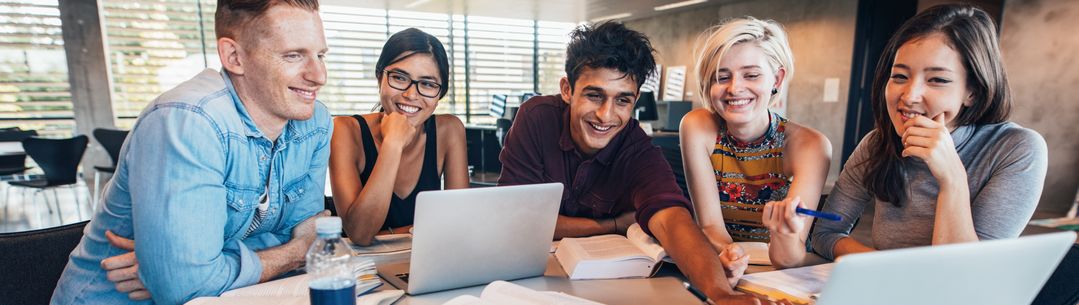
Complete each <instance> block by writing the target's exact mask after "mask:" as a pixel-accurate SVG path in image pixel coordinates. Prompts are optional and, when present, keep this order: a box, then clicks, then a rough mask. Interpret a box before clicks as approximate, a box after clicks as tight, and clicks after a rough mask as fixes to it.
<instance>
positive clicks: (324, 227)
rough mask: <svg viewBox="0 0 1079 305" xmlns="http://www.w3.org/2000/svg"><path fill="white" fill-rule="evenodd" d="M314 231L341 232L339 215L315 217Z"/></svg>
mask: <svg viewBox="0 0 1079 305" xmlns="http://www.w3.org/2000/svg"><path fill="white" fill-rule="evenodd" d="M315 231H316V232H318V234H338V233H341V217H337V216H329V217H319V218H317V219H315Z"/></svg>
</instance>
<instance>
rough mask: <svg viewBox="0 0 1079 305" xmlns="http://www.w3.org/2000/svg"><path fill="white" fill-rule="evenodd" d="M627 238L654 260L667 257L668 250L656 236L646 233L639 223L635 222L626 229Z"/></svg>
mask: <svg viewBox="0 0 1079 305" xmlns="http://www.w3.org/2000/svg"><path fill="white" fill-rule="evenodd" d="M626 239H629V241H630V242H631V243H633V245H635V246H637V248H638V249H641V251H642V252H644V254H645V255H647V256H648V258H651V259H652V261H654V262H658V261H660V260H662V259H663V258H665V257H667V251H666V250H664V249H663V247H662V246H660V245H659V242H657V241H656V239H655V238H652V236H648V234H646V233H644V230H643V229H641V225H639V224H636V223H635V224H633V225H631V226H629V229H628V230H626Z"/></svg>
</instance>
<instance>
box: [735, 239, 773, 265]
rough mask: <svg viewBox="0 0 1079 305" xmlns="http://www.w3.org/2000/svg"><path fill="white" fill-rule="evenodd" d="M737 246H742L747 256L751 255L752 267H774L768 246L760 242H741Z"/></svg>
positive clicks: (750, 262)
mask: <svg viewBox="0 0 1079 305" xmlns="http://www.w3.org/2000/svg"><path fill="white" fill-rule="evenodd" d="M735 244H738V245H739V246H741V247H742V250H744V251H745V253H746V255H749V264H750V265H760V266H771V265H772V259H771V257H769V256H768V244H766V243H762V242H759V241H740V242H736V243H735Z"/></svg>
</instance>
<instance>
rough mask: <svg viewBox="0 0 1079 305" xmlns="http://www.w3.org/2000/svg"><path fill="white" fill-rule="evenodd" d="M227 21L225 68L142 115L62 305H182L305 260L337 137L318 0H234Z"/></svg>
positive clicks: (60, 293) (66, 278)
mask: <svg viewBox="0 0 1079 305" xmlns="http://www.w3.org/2000/svg"><path fill="white" fill-rule="evenodd" d="M216 18H217V19H216V24H215V26H216V33H217V37H218V39H217V49H218V55H219V56H220V58H221V63H222V65H223V67H224V70H225V71H222V72H217V71H214V70H212V69H208V70H206V71H203V72H202V73H200V74H199V75H197V76H195V77H194V78H192V79H191V80H188V81H187V82H184V83H183V84H180V85H179V86H177V87H176V88H174V89H172V90H170V91H168V92H165V93H164V94H162V95H161V96H160V97H158V98H157V99H156V100H155V101H154V102H153V103H151V104H150V105H149V106H147V107H146V109H145V110H143V112H142V114H140V115H139V120H138V122H136V124H135V127H134V128H133V129H132V131H131V134H130V136H129V137H128V138H127V141H126V142H125V143H124V146H123V149H122V150H121V153H120V160H119V167H118V168H117V171H116V175H115V177H114V178H113V180H112V181H111V183H109V184H108V186H107V187H106V190H105V196H104V198H105V201H104V204H103V205H102V206H101V207H100V208H99V209H98V210H97V211H96V212H95V215H94V218H93V221H91V222H90V224H89V225H88V226H87V228H86V230H85V236H83V239H82V242H81V243H79V246H78V247H76V248H75V250H74V251H73V252H72V254H71V259H70V261H69V262H68V264H67V268H66V269H65V270H64V273H63V275H62V276H61V278H60V281H59V283H58V285H57V288H56V291H55V292H54V293H53V297H52V302H51V303H53V304H128V303H136V302H140V303H150V302H151V300H146V298H148V297H150V296H152V298H153V300H152V302H153V303H157V304H181V303H184V302H187V301H189V300H191V299H193V298H196V297H199V296H216V295H219V294H221V293H222V292H224V291H227V290H231V289H235V288H239V287H244V286H248V285H251V284H255V283H258V282H263V281H267V280H269V279H271V278H273V277H275V276H277V275H280V274H281V273H284V272H286V271H288V270H292V269H295V268H298V267H300V266H301V265H302V264H303V260H304V257H303V256H304V253H305V252H306V250H307V247H308V246H309V245H310V243H311V242H312V241H313V240H314V221H313V219H314V217H315V216H316V215H317V214H319V212H320V211H322V207H323V195H322V190H323V186H324V183H325V181H324V180H325V177H326V162H327V158H328V157H329V139H330V135H331V133H332V130H331V127H332V124H331V121H330V117H329V113H328V111H327V109H326V106H325V105H322V104H321V103H319V102H317V101H316V100H315V94H316V92H317V91H318V89H319V88H320V87H321V86H322V85H323V84H324V83H325V81H326V68H325V65H324V63H323V55H324V54H325V52H326V40H325V36H324V34H323V29H322V20H321V19H320V18H319V15H318V3H317V0H287V1H270V0H261V1H260V0H231V1H230V0H221V1H218V9H217V15H216ZM107 231H108V233H107ZM128 239H133V241H131V240H128ZM132 243H133V245H132ZM132 248H133V250H134V252H131V250H132ZM139 300H141V301H139Z"/></svg>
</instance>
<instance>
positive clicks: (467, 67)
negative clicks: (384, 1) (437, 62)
mask: <svg viewBox="0 0 1079 305" xmlns="http://www.w3.org/2000/svg"><path fill="white" fill-rule="evenodd" d="M101 1H102V14H103V23H104V32H105V33H104V34H105V36H106V37H105V39H106V43H107V46H108V50H107V56H108V57H109V62H110V65H111V66H110V68H111V72H112V84H113V92H112V105H113V112H114V114H115V115H116V116H117V118H118V120H117V125H118V126H119V127H121V128H129V127H131V125H132V124H133V123H134V119H135V117H136V116H137V115H138V113H139V112H140V111H142V109H143V108H144V107H145V106H146V105H147V104H148V103H149V102H151V101H152V100H153V99H154V98H156V97H157V96H159V95H160V94H161V93H163V92H164V91H166V90H168V89H171V88H172V87H174V86H176V85H178V84H179V83H180V82H183V81H185V80H187V79H190V78H191V77H192V76H194V75H195V74H197V73H199V72H201V71H202V70H203V69H206V68H214V69H220V61H219V59H218V58H217V51H216V42H215V41H216V39H215V35H214V32H213V23H214V21H213V15H214V10H215V8H216V5H217V4H216V1H215V0H101ZM321 14H322V18H323V21H324V26H325V30H326V32H325V33H326V38H327V44H328V45H329V47H330V53H329V54H328V56H327V58H326V60H327V63H326V66H327V70H328V82H327V84H326V86H325V87H324V88H323V89H322V91H321V92H320V94H319V99H320V100H322V101H323V102H324V103H326V104H327V106H329V108H330V111H331V113H333V114H335V115H351V114H358V113H366V112H369V111H371V110H372V109H374V108H375V106H377V104H378V87H377V86H378V83H377V80H376V78H375V75H374V68H375V63H376V62H377V60H378V56H379V54H380V52H381V48H382V45H383V44H384V43H385V41H386V38H387V37H389V35H391V34H393V33H396V32H398V31H400V30H403V29H405V28H408V27H415V28H419V29H421V30H423V31H425V32H427V33H430V34H432V35H434V36H435V37H438V38H439V40H441V41H442V43H443V44H444V46H445V47H446V51H447V55H448V56H449V60H450V63H451V64H450V71H449V75H450V80H449V82H450V88H449V91H448V92H447V94H446V97H445V98H443V99H442V100H441V101H440V104H439V107H438V109H437V110H436V112H437V113H450V114H455V115H458V116H461V118H462V120H465V121H468V122H471V123H491V122H493V121H494V117H491V116H489V115H488V113H489V110H488V109H489V107H490V103H491V100H492V96H493V95H495V94H505V95H507V96H509V99H508V103H509V105H510V106H515V105H517V104H518V103H519V97H520V95H521V94H522V93H526V92H534V91H537V89H538V90H539V92H541V93H545V94H551V93H556V92H557V90H558V89H557V88H558V78H560V77H561V76H562V74H563V73H562V63H563V52H564V50H563V49H564V48H565V43H566V41H567V39H568V38H567V36H566V34H567V33H568V32H569V30H571V29H572V28H573V26H574V25H575V24H572V23H553V22H544V21H533V20H525V19H508V18H494V17H483V16H464V15H451V14H438V13H420V12H408V11H393V10H391V11H387V10H380V9H364V8H356V7H347V6H333V5H323V6H322V10H321ZM0 18H3V20H4V25H3V26H0V124H3V126H16V125H18V126H20V127H23V128H33V129H39V130H41V131H42V133H44V134H50V133H51V134H57V135H70V134H71V133H72V132H73V127H74V119H73V112H72V105H71V97H70V93H69V92H68V90H69V89H68V86H69V85H68V76H67V68H66V59H65V55H64V49H63V41H62V35H61V29H60V19H59V9H58V8H57V0H0ZM4 121H7V122H10V123H2V122H4ZM3 126H0V127H3Z"/></svg>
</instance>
